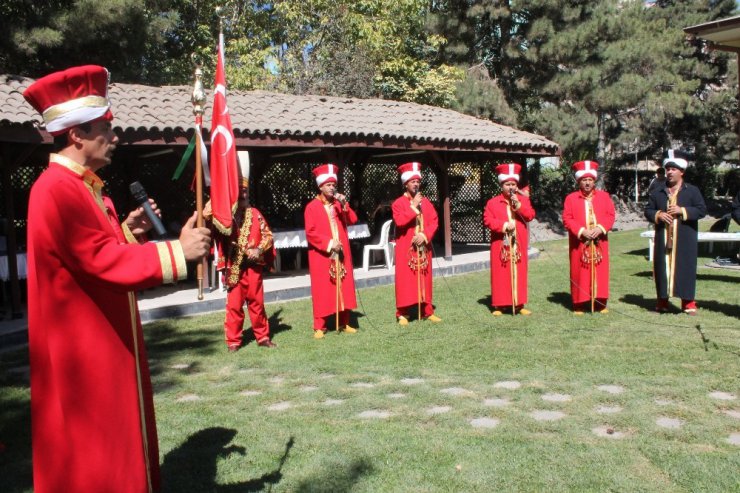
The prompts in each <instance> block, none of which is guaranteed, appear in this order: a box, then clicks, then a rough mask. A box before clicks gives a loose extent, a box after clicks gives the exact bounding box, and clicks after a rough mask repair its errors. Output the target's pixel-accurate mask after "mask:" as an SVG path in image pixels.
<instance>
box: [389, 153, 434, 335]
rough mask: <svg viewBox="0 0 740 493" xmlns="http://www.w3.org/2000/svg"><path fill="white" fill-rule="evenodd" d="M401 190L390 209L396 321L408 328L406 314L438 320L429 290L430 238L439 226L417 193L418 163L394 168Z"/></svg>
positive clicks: (430, 266)
mask: <svg viewBox="0 0 740 493" xmlns="http://www.w3.org/2000/svg"><path fill="white" fill-rule="evenodd" d="M398 172H399V173H400V174H401V183H402V184H403V187H404V189H405V191H404V193H403V195H401V196H400V197H399V198H397V199H396V200H395V201H394V202H393V205H392V206H391V211H392V213H393V222H394V223H395V226H396V255H395V257H396V318H397V319H398V324H399V325H408V323H409V311H410V310H411V308H416V309H417V312H418V313H417V317H418V318H422V317H424V318H425V319H426V320H429V321H431V322H435V323H439V322H441V321H442V319H441V318H439V317H438V316H437V315H435V313H434V305H433V300H434V296H433V294H434V293H433V290H432V238H434V235H435V233H436V232H437V228H438V226H439V219H438V217H437V211H436V210H434V205H432V203H431V202H430V201H429V199H427V198H426V197H424V196H423V195H422V194H421V191H420V190H419V189H420V187H421V163H415V162H414V163H405V164H402V165H401V166H399V167H398Z"/></svg>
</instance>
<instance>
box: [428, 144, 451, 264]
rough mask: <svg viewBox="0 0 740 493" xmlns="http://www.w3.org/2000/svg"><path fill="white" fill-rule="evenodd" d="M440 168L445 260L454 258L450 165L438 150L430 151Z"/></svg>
mask: <svg viewBox="0 0 740 493" xmlns="http://www.w3.org/2000/svg"><path fill="white" fill-rule="evenodd" d="M429 155H430V156H431V157H432V159H433V160H434V162H435V164H436V165H437V168H439V170H440V173H439V174H440V178H441V179H442V180H441V181H442V183H441V186H440V190H439V191H440V197H439V198H440V202H442V223H443V228H444V245H445V246H444V248H445V255H444V258H445V260H452V224H451V221H452V214H451V212H450V165H449V162H447V160H446V159H445V158H444V156H442V155H440V154H439V153H437V152H430V153H429Z"/></svg>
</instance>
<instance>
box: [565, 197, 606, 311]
mask: <svg viewBox="0 0 740 493" xmlns="http://www.w3.org/2000/svg"><path fill="white" fill-rule="evenodd" d="M587 202H588V201H587V200H586V197H584V196H583V193H581V191H580V190H578V191H576V192H573V193H570V194H568V196H567V197H565V204H564V206H563V224H565V229H567V230H568V246H569V247H570V296H571V299H572V300H573V305H574V306H575V305H579V304H582V303H587V302H588V303H589V305H590V303H591V261H590V258H591V257H590V255H591V253H590V246H589V245H590V242H589V243H586V242H584V241H582V240H581V239H580V233H581V231H583V230H584V229H588V223H587V221H586V207H587ZM590 202H591V204H592V207H593V213H594V216H595V223H594V224H595V225H596V227H598V228H599V229H601V231H602V236H599V238H598V240H597V241H596V243H595V244H594V248H595V253H596V255H597V256H596V257H594V259H595V262H594V264H595V269H594V270H595V277H596V296H595V298H596V299H599V300H602V303H603V302H605V301H606V300H607V298H609V237H608V235H607V233H608V232H609V231H611V229H612V227H613V226H614V216H615V212H614V203H612V198H611V196H610V195H609V193H608V192H604V191H603V190H594V191H593V198H592V199H591V201H590ZM599 256H600V257H601V261H598V260H597V259H598V258H599ZM589 308H590V307H589Z"/></svg>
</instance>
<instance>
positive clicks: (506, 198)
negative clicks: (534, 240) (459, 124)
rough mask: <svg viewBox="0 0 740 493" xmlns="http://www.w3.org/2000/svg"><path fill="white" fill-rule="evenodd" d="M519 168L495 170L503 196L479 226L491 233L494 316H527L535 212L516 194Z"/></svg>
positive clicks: (487, 210) (505, 166) (488, 208)
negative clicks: (529, 228) (529, 227)
mask: <svg viewBox="0 0 740 493" xmlns="http://www.w3.org/2000/svg"><path fill="white" fill-rule="evenodd" d="M521 169H522V167H521V165H519V164H517V163H507V164H499V165H498V166H496V173H497V174H498V181H499V183H500V184H501V188H502V190H503V193H501V194H499V195H497V196H495V197H493V198H491V199H490V200H489V201H488V203H487V204H486V208H485V211H484V212H483V224H485V226H486V227H487V228H488V229H490V230H491V306H492V308H493V311H492V312H491V313H493V315H494V316H500V315H502V314H503V312H504V311H509V312H511V313H512V314H515V313H520V314H522V315H530V314H531V313H532V312H531V311H529V310H527V309H526V308H524V305H525V304H526V303H527V272H528V264H529V258H528V257H527V251H528V249H529V232H528V231H527V223H528V222H529V221H531V220H532V219H534V215H535V211H534V209H533V208H532V203H531V202H530V201H529V197H528V196H527V195H525V194H523V193H520V191H519V177H520V173H521Z"/></svg>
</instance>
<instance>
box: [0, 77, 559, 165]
mask: <svg viewBox="0 0 740 493" xmlns="http://www.w3.org/2000/svg"><path fill="white" fill-rule="evenodd" d="M0 77H1V78H2V79H1V80H2V82H3V84H2V86H0V104H1V105H2V117H0V126H8V125H10V126H16V125H23V126H24V127H28V128H30V127H31V126H33V125H37V124H39V123H40V122H41V118H40V117H39V115H38V114H37V113H36V112H35V111H34V110H33V109H32V108H31V107H30V105H28V103H26V101H25V100H24V99H23V96H22V95H21V93H22V92H23V90H25V88H26V87H28V85H29V84H30V83H31V82H33V80H32V79H27V78H23V77H17V76H7V75H5V76H0ZM191 91H192V88H191V87H189V86H164V87H152V86H143V85H137V84H115V83H114V84H111V87H110V93H109V95H110V99H111V102H112V105H113V113H114V115H115V120H114V125H115V127H116V128H119V129H121V130H123V131H130V130H133V131H139V132H141V131H144V132H145V133H149V134H155V135H156V134H161V133H162V132H172V131H175V132H177V131H186V130H188V129H190V128H191V127H192V125H193V121H194V118H193V112H192V109H193V107H192V104H191V103H190V93H191ZM212 99H213V98H212V92H211V91H208V94H207V101H208V102H207V104H206V109H205V114H204V126H205V127H206V128H208V127H209V126H210V119H211V102H212ZM227 101H228V105H229V110H230V113H231V120H232V125H233V127H234V133H235V135H236V136H237V138H238V137H239V136H241V137H259V136H272V137H294V138H307V137H314V138H316V137H319V138H322V139H324V140H326V141H330V140H331V139H332V138H339V137H342V138H345V139H346V138H350V139H356V140H357V141H362V140H364V139H380V140H388V141H391V140H392V141H395V142H396V144H395V146H397V145H398V144H397V143H398V141H403V142H416V143H424V144H427V145H432V146H433V145H440V146H442V147H444V148H445V149H447V150H454V149H455V148H457V147H458V146H459V147H460V148H462V149H464V148H469V147H471V146H477V147H479V148H480V149H481V150H483V149H486V148H490V149H498V150H500V149H508V150H512V151H517V152H523V153H525V154H526V153H527V151H528V150H529V151H535V152H538V153H543V151H544V152H545V153H548V154H555V153H557V151H558V145H557V144H556V143H554V142H552V141H550V140H547V139H545V138H544V137H541V136H539V135H535V134H532V133H529V132H523V131H520V130H516V129H514V128H511V127H507V126H505V125H499V124H496V123H493V122H491V121H489V120H481V119H478V118H474V117H472V116H467V115H464V114H461V113H458V112H456V111H452V110H447V109H443V108H437V107H433V106H425V105H419V104H414V103H404V102H399V101H390V100H384V99H355V98H341V97H329V96H295V95H291V94H277V93H270V92H263V91H229V93H228V95H227Z"/></svg>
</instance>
